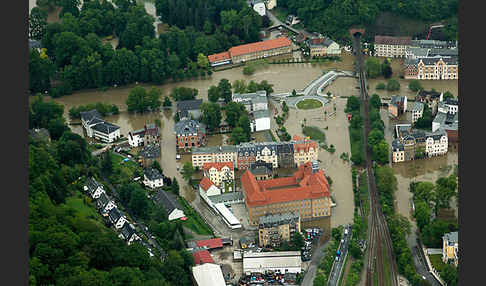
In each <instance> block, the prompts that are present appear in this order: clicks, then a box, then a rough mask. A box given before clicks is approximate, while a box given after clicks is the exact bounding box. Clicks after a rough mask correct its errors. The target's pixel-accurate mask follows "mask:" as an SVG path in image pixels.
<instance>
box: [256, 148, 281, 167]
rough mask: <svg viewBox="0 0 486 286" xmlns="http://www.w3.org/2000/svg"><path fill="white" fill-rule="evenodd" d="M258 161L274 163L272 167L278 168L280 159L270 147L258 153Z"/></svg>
mask: <svg viewBox="0 0 486 286" xmlns="http://www.w3.org/2000/svg"><path fill="white" fill-rule="evenodd" d="M255 159H256V161H264V162H265V163H272V167H273V168H274V169H275V168H278V157H277V154H276V153H275V150H270V149H269V148H268V147H265V148H263V149H262V150H261V152H260V151H257V155H256V158H255Z"/></svg>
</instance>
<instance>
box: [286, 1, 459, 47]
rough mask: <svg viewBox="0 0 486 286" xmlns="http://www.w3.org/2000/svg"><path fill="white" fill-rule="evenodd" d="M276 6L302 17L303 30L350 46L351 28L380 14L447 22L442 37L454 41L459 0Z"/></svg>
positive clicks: (365, 24) (298, 3)
mask: <svg viewBox="0 0 486 286" xmlns="http://www.w3.org/2000/svg"><path fill="white" fill-rule="evenodd" d="M278 7H283V8H287V9H288V12H289V13H291V14H295V15H297V16H298V17H299V18H301V19H302V21H303V23H304V25H305V27H306V29H309V30H310V31H315V32H319V33H322V34H324V35H329V36H330V37H331V38H332V39H334V40H336V41H338V42H339V43H349V41H350V40H349V39H348V29H349V28H350V27H352V26H365V27H370V26H373V25H374V24H375V22H376V19H377V17H378V16H379V15H380V14H381V13H383V12H391V13H392V14H394V15H400V16H405V17H409V18H410V19H417V20H421V21H424V22H433V21H439V20H447V25H446V28H445V34H446V35H447V37H449V38H450V39H451V40H457V10H458V0H430V1H426V0H407V1H403V0H402V1H396V0H381V1H378V0H318V1H316V0H279V1H278ZM366 36H368V37H370V36H373V35H369V34H368V35H366Z"/></svg>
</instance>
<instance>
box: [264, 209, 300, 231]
mask: <svg viewBox="0 0 486 286" xmlns="http://www.w3.org/2000/svg"><path fill="white" fill-rule="evenodd" d="M298 221H299V214H298V213H295V212H288V213H282V214H270V215H265V216H261V217H260V219H259V227H261V228H267V227H274V226H279V225H282V224H290V223H297V222H298Z"/></svg>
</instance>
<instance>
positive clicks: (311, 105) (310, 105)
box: [297, 98, 322, 110]
mask: <svg viewBox="0 0 486 286" xmlns="http://www.w3.org/2000/svg"><path fill="white" fill-rule="evenodd" d="M319 107H322V102H320V101H319V100H316V99H310V98H309V99H304V100H302V101H299V102H298V103H297V108H298V109H304V110H306V109H315V108H319Z"/></svg>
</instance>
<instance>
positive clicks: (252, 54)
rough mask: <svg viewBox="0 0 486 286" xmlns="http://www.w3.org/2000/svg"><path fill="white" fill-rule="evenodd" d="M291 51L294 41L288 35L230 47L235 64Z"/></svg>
mask: <svg viewBox="0 0 486 286" xmlns="http://www.w3.org/2000/svg"><path fill="white" fill-rule="evenodd" d="M291 52H292V42H291V41H290V40H289V39H288V38H287V37H281V38H276V39H271V40H266V41H261V42H255V43H250V44H244V45H240V46H236V47H232V48H230V49H229V53H230V55H231V60H232V62H233V63H234V64H238V63H241V62H247V61H251V60H257V59H263V58H267V57H271V56H278V55H283V54H290V53H291Z"/></svg>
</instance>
